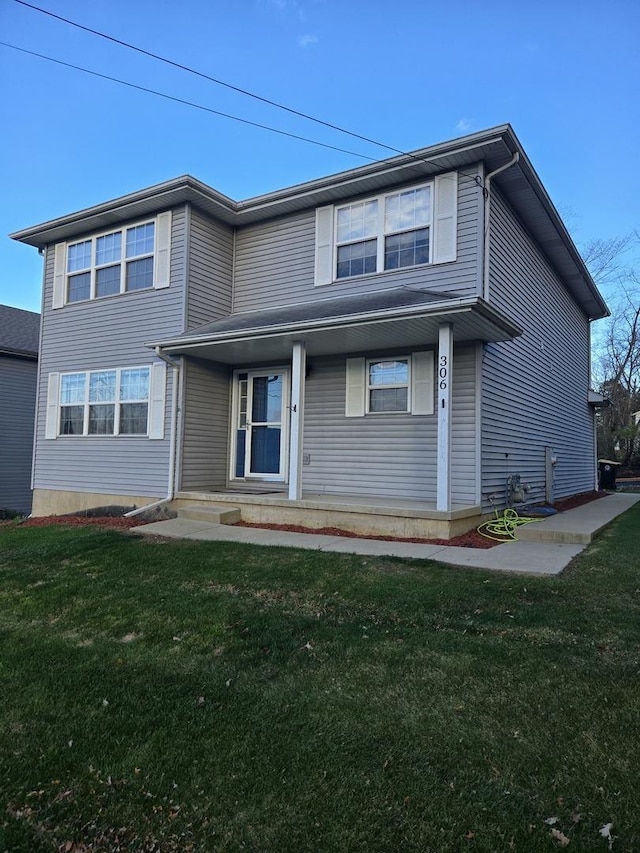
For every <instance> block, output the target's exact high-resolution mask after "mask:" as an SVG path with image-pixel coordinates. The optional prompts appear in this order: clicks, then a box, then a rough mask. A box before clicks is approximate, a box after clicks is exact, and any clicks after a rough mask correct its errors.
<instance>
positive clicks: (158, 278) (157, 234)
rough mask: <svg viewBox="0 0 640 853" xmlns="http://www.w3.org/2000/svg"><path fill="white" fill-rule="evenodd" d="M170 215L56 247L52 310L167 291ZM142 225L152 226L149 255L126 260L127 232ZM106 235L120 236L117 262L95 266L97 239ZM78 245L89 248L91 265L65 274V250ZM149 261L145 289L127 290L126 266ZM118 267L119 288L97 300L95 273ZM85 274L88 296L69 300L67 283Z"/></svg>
mask: <svg viewBox="0 0 640 853" xmlns="http://www.w3.org/2000/svg"><path fill="white" fill-rule="evenodd" d="M171 218H172V214H171V211H165V212H163V213H159V214H157V215H156V216H153V217H147V218H145V219H141V220H136V221H134V222H127V223H126V224H123V225H122V226H120V227H115V228H107V229H104V230H101V231H98V232H96V233H94V234H90V235H85V236H83V237H79V238H78V239H73V240H68V241H67V242H66V243H57V244H56V246H55V253H54V273H53V294H52V303H51V304H52V307H53V308H54V309H55V308H63V307H65V306H67V305H82V304H86V303H87V302H102V300H104V299H110V298H112V297H117V296H122V295H124V294H127V295H131V294H134V293H148V292H149V291H150V290H159V289H162V288H166V287H169V284H170V280H169V277H170V270H169V263H170V250H171ZM143 225H153V226H154V235H153V251H152V252H140V253H139V254H137V255H131V257H127V256H126V240H127V232H128V231H131V230H132V229H134V228H139V227H140V226H143ZM110 234H120V259H119V260H118V261H110V262H107V263H101V264H97V263H96V253H97V243H98V240H99V239H100V238H101V237H106V236H109V235H110ZM82 243H90V244H91V263H90V264H89V265H88V266H85V267H83V268H81V269H77V270H72V271H69V270H68V265H69V249H70V248H71V247H73V246H77V245H80V244H82ZM146 258H151V259H152V264H153V273H152V281H151V284H150V285H149V287H144V288H136V289H133V290H127V266H128V264H130V263H132V262H135V261H140V260H144V259H146ZM116 265H117V266H119V267H120V270H119V287H118V290H117V291H116V292H115V293H108V294H105V295H103V296H98V295H97V293H96V290H97V272H98V270H101V269H107V268H109V267H112V266H113V267H115V266H116ZM82 274H89V296H88V297H85V298H83V299H73V300H70V299H69V281H70V279H71V278H72V277H73V276H75V275H82Z"/></svg>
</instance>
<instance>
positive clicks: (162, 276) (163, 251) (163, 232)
mask: <svg viewBox="0 0 640 853" xmlns="http://www.w3.org/2000/svg"><path fill="white" fill-rule="evenodd" d="M170 260H171V211H170V210H168V211H167V212H166V213H159V214H158V216H157V217H156V246H155V259H154V270H153V286H154V287H155V288H156V289H160V288H163V287H169V262H170Z"/></svg>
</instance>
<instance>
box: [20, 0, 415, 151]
mask: <svg viewBox="0 0 640 853" xmlns="http://www.w3.org/2000/svg"><path fill="white" fill-rule="evenodd" d="M14 2H15V3H19V4H20V5H21V6H26V7H27V8H29V9H34V10H35V11H36V12H42V14H43V15H48V16H49V17H50V18H55V19H56V20H58V21H62V22H63V23H65V24H69V25H70V26H72V27H76V28H77V29H79V30H84V31H85V32H87V33H92V35H94V36H99V37H100V38H103V39H107V40H108V41H111V42H114V43H115V44H119V45H122V47H126V48H128V49H129V50H135V51H136V52H137V53H142V54H144V56H149V57H151V59H157V60H158V61H159V62H164V63H165V64H166V65H172V66H173V67H174V68H179V69H180V70H181V71H187V72H188V73H189V74H195V75H196V76H197V77H202V78H203V79H204V80H209V82H211V83H216V84H217V85H218V86H224V87H225V88H226V89H231V90H232V91H233V92H239V93H240V94H241V95H246V96H247V97H249V98H254V99H255V100H256V101H262V103H263V104H268V105H269V106H271V107H276V108H277V109H279V110H284V111H285V112H288V113H291V114H292V115H296V116H299V117H300V118H304V119H307V121H313V122H315V123H316V124H321V125H323V126H324V127H328V128H330V129H331V130H337V131H338V132H339V133H346V134H347V135H348V136H353V137H354V139H359V140H360V141H361V142H369V143H371V144H372V145H377V146H378V147H379V148H386V149H387V151H393V152H394V154H404V155H406V156H411V155H409V154H408V152H406V151H402V150H401V149H400V148H393V147H392V146H391V145H385V144H384V142H378V141H377V140H375V139H369V137H367V136H362V135H361V134H359V133H354V132H353V131H351V130H347V129H346V128H344V127H340V126H339V125H337V124H332V123H331V122H328V121H323V120H322V119H319V118H315V116H311V115H308V114H307V113H303V112H300V110H295V109H293V107H287V106H286V105H285V104H279V103H278V102H277V101H272V100H270V99H269V98H264V97H262V96H261V95H256V94H255V92H250V91H249V90H248V89H242V88H240V87H239V86H234V85H232V84H231V83H227V82H225V81H224V80H219V79H218V78H216V77H211V76H209V75H208V74H205V73H204V72H203V71H197V70H196V69H195V68H191V67H189V66H188V65H183V64H182V63H180V62H175V61H174V60H172V59H168V58H167V57H166V56H160V55H159V54H157V53H153V52H152V51H150V50H145V49H144V48H142V47H138V46H137V45H135V44H130V43H129V42H126V41H122V39H118V38H116V37H115V36H110V35H109V34H108V33H103V32H100V30H94V29H92V28H91V27H86V26H84V25H83V24H79V23H78V22H77V21H72V20H71V19H70V18H64V17H62V15H56V14H54V13H53V12H50V11H49V10H48V9H42V8H41V7H40V6H34V5H33V4H32V3H27V2H26V0H14ZM371 159H374V158H371ZM416 159H418V158H416Z"/></svg>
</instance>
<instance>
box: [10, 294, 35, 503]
mask: <svg viewBox="0 0 640 853" xmlns="http://www.w3.org/2000/svg"><path fill="white" fill-rule="evenodd" d="M39 337H40V315H39V314H35V313H34V312H33V311H22V310H21V309H20V308H9V306H7V305H0V510H8V511H10V512H19V513H23V514H25V515H26V514H28V513H29V512H31V462H32V458H33V427H34V422H35V414H36V383H37V380H38V343H39Z"/></svg>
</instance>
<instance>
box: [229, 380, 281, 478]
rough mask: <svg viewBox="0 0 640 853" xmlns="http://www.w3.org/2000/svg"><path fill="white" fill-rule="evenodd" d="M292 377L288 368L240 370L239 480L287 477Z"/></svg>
mask: <svg viewBox="0 0 640 853" xmlns="http://www.w3.org/2000/svg"><path fill="white" fill-rule="evenodd" d="M288 379H289V374H288V371H287V370H283V369H279V370H278V369H276V370H273V371H267V370H249V371H240V372H238V373H236V375H235V383H234V392H235V401H234V417H235V422H236V423H235V448H234V465H233V476H234V478H235V479H245V478H246V479H255V480H280V481H283V480H284V479H285V470H286V459H287V446H286V444H287V436H288V430H287V429H286V419H285V413H288V409H287V403H288V394H289V387H288Z"/></svg>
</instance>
